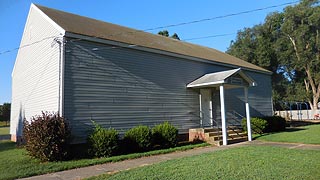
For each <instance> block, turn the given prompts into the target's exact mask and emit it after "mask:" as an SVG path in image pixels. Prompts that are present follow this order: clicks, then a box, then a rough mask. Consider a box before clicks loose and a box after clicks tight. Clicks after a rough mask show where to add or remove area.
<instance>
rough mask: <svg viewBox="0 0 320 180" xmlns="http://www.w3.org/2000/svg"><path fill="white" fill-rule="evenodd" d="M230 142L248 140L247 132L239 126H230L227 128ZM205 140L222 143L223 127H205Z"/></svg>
mask: <svg viewBox="0 0 320 180" xmlns="http://www.w3.org/2000/svg"><path fill="white" fill-rule="evenodd" d="M227 134H228V139H227V141H228V144H232V143H237V142H242V141H247V139H248V136H247V133H244V132H243V131H242V129H240V128H239V127H229V128H228V130H227ZM204 135H205V140H206V142H207V143H210V144H213V145H218V146H219V145H222V131H221V128H206V129H204Z"/></svg>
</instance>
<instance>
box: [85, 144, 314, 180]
mask: <svg viewBox="0 0 320 180" xmlns="http://www.w3.org/2000/svg"><path fill="white" fill-rule="evenodd" d="M319 162H320V151H316V150H297V149H287V148H282V147H271V146H245V147H239V148H232V149H227V150H224V151H216V152H213V153H208V154H202V155H198V156H192V157H187V158H181V159H176V160H170V161H166V162H162V163H158V164H155V165H151V166H145V167H140V168H136V169H132V170H128V171H122V172H119V173H116V174H114V175H102V176H98V177H94V178H90V179H91V180H97V179H130V180H132V179H170V180H171V179H175V180H179V179H181V180H185V179H210V180H211V179H245V180H247V179H297V180H300V179H320V171H319V169H320V163H319Z"/></svg>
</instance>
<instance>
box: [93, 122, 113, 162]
mask: <svg viewBox="0 0 320 180" xmlns="http://www.w3.org/2000/svg"><path fill="white" fill-rule="evenodd" d="M93 123H94V122H93ZM94 125H95V128H94V131H93V133H92V134H90V135H89V138H88V143H89V145H90V149H89V154H91V155H93V156H96V157H109V156H112V155H114V154H115V153H116V151H117V150H118V147H119V135H118V132H117V131H116V130H115V129H105V128H102V127H101V126H100V125H98V124H96V123H94Z"/></svg>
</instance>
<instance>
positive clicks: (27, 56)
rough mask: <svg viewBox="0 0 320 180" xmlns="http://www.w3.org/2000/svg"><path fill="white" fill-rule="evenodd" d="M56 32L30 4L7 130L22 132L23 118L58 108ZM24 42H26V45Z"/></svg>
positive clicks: (57, 33) (14, 132) (14, 80)
mask: <svg viewBox="0 0 320 180" xmlns="http://www.w3.org/2000/svg"><path fill="white" fill-rule="evenodd" d="M59 34H61V32H59V31H58V30H57V29H56V28H55V27H54V26H53V25H52V24H51V23H50V22H48V19H47V18H45V17H44V16H43V14H41V13H40V12H39V11H38V10H37V9H36V7H34V6H31V8H30V12H29V15H28V19H27V22H26V25H25V30H24V33H23V37H22V40H21V44H20V46H21V47H23V48H20V49H19V50H18V54H17V58H16V63H15V66H14V69H13V72H12V105H11V125H10V134H12V135H17V136H21V134H22V129H21V128H22V121H23V119H24V118H25V119H26V120H29V119H30V118H31V117H32V116H35V115H40V114H41V111H50V112H52V111H55V112H57V111H58V101H59V56H60V52H59V44H58V43H56V42H55V40H54V39H55V37H58V36H59ZM26 45H27V46H26Z"/></svg>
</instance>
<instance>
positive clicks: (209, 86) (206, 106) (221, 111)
mask: <svg viewBox="0 0 320 180" xmlns="http://www.w3.org/2000/svg"><path fill="white" fill-rule="evenodd" d="M250 86H256V82H255V81H254V80H253V79H251V78H250V77H249V76H248V75H246V74H245V73H244V72H243V71H242V70H241V68H238V69H233V70H228V71H221V72H216V73H209V74H205V75H203V76H202V77H200V78H198V79H196V80H194V81H193V82H191V83H189V84H188V85H187V88H193V89H195V90H197V91H198V92H199V104H200V114H199V117H200V122H199V128H197V129H191V130H189V140H193V139H194V138H195V137H190V135H191V136H192V135H197V136H198V137H197V138H200V140H206V141H211V139H212V138H210V137H211V135H212V134H214V135H219V133H221V136H220V135H219V136H218V137H215V136H214V135H213V139H217V138H219V137H221V144H222V145H227V144H228V141H232V139H233V137H236V135H238V137H239V138H240V137H241V138H242V139H243V138H247V139H248V141H252V135H251V123H250V105H249V102H248V88H249V87H250ZM234 88H243V90H244V91H243V93H244V103H243V105H244V106H245V117H246V119H247V127H248V130H247V135H245V134H243V133H242V132H240V128H235V127H236V126H237V124H230V123H229V124H228V122H227V118H228V116H227V110H226V103H225V90H226V89H234ZM229 111H230V110H229ZM229 122H230V120H229ZM239 124H240V123H239ZM239 124H238V125H239ZM231 127H233V128H231ZM209 129H210V130H209ZM210 131H211V132H213V131H214V132H215V133H210ZM239 135H240V136H239ZM230 138H231V139H230ZM219 144H220V140H219Z"/></svg>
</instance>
